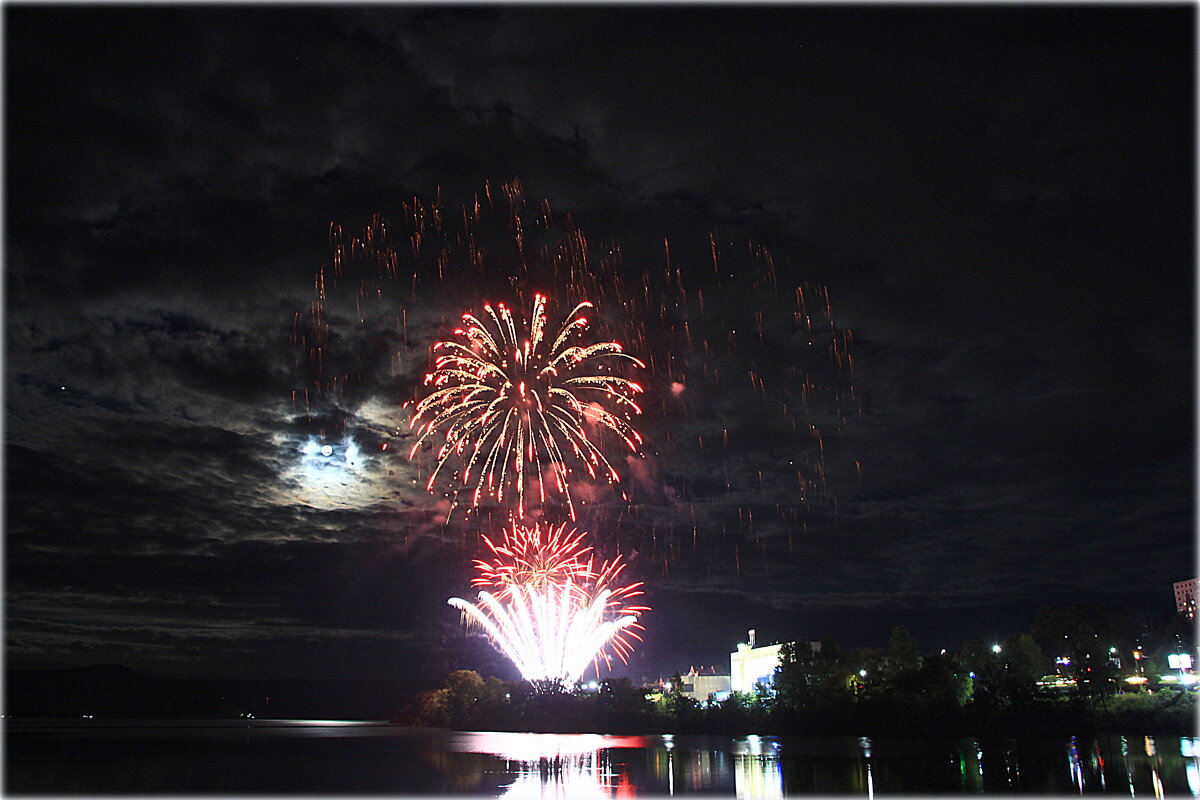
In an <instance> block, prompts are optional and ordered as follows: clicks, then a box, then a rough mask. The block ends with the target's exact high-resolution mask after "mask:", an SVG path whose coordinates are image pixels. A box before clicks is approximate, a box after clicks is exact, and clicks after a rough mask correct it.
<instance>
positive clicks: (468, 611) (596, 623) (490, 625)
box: [448, 522, 649, 683]
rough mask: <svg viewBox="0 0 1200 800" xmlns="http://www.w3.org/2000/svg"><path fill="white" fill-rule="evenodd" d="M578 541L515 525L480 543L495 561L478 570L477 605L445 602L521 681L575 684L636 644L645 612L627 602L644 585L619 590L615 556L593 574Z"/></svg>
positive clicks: (588, 552) (557, 531) (575, 536)
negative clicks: (498, 537)
mask: <svg viewBox="0 0 1200 800" xmlns="http://www.w3.org/2000/svg"><path fill="white" fill-rule="evenodd" d="M582 540H583V534H582V533H579V532H577V531H575V530H570V531H568V530H567V529H566V526H565V525H561V526H559V527H557V528H549V529H547V530H545V531H543V530H542V528H541V526H540V525H534V526H533V527H528V526H524V525H521V524H518V523H516V522H514V523H513V525H512V527H511V529H507V530H505V532H504V539H503V540H502V541H501V542H500V543H499V544H496V543H493V542H492V541H491V540H489V539H487V538H486V537H484V541H485V542H486V543H487V545H488V547H489V548H490V549H491V553H492V555H493V556H494V558H493V559H492V560H490V561H476V562H475V566H476V569H477V570H478V572H479V574H478V576H477V577H476V578H475V580H474V581H473V585H475V586H476V587H481V588H480V591H479V600H478V602H477V603H471V602H468V601H466V600H463V599H461V598H458V597H452V598H450V600H449V601H448V602H449V603H450V605H451V606H454V607H455V608H457V609H459V610H460V611H461V612H462V614H463V618H464V619H465V620H466V621H467V623H468V624H473V625H477V626H478V627H480V628H481V629H483V631H484V632H485V633H486V634H487V635H488V637H489V638H490V639H491V640H492V642H493V643H494V644H495V646H496V648H497V649H498V650H499V651H500V652H501V653H503V654H504V655H505V656H507V657H508V658H509V659H510V660H511V661H512V662H513V664H514V665H515V666H516V667H517V669H518V670H519V671H520V672H521V676H522V677H523V678H525V679H526V680H544V679H559V680H562V681H563V682H565V683H574V682H575V681H577V680H579V678H580V677H582V675H583V673H584V671H585V670H586V669H587V667H588V665H589V664H595V665H596V666H597V668H598V667H599V664H600V663H601V662H603V663H605V664H606V665H611V656H612V655H616V656H617V657H618V658H620V659H621V660H622V661H625V660H626V659H627V657H628V655H629V653H630V651H631V649H632V640H638V639H640V637H639V636H638V634H637V631H638V630H641V626H640V625H639V624H638V618H639V617H640V616H641V614H642V613H644V612H645V611H648V610H649V609H648V608H647V607H646V606H640V605H632V604H631V601H633V600H634V598H637V597H640V596H641V594H642V591H641V585H642V584H641V583H631V584H624V585H622V584H621V582H620V581H621V573H622V572H623V571H624V568H625V566H624V564H623V563H622V562H621V557H620V556H617V557H616V558H615V559H613V560H612V561H605V562H602V563H601V564H600V565H599V566H596V564H595V559H594V556H593V554H592V549H591V547H588V546H585V545H584V544H583V541H582ZM482 587H486V588H482ZM610 651H611V654H610Z"/></svg>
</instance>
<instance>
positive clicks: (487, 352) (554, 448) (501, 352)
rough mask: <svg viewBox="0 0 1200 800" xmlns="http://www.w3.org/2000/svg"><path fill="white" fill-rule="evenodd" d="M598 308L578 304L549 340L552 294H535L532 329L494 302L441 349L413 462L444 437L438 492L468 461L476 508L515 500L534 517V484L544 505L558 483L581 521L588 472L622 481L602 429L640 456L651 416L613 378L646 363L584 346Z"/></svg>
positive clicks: (615, 349)
mask: <svg viewBox="0 0 1200 800" xmlns="http://www.w3.org/2000/svg"><path fill="white" fill-rule="evenodd" d="M589 308H592V304H591V303H590V302H587V301H584V302H581V303H579V304H578V305H577V306H575V308H574V310H573V311H572V312H571V313H570V314H569V315H568V316H567V318H566V321H565V322H564V323H563V325H562V326H561V328H560V329H559V330H558V333H557V334H556V335H555V337H554V338H553V340H548V338H547V337H546V335H545V334H546V320H547V317H546V297H545V296H544V295H541V294H538V295H535V296H534V303H533V313H532V315H531V317H530V320H529V322H528V324H527V325H521V324H520V323H519V322H518V320H517V319H516V318H515V317H514V315H513V312H512V311H511V310H509V309H508V308H507V307H506V306H505V305H503V304H498V305H496V306H495V307H493V306H491V305H487V304H485V305H484V307H483V309H484V312H485V314H484V315H482V316H483V319H480V318H479V317H476V316H474V315H473V314H464V315H463V318H462V319H463V327H461V328H458V329H457V330H455V332H454V333H455V336H456V337H458V341H443V342H438V343H437V344H435V345H434V346H433V351H434V354H435V356H434V368H433V371H432V372H430V373H429V374H428V375H426V376H425V385H426V386H432V387H433V391H432V392H431V393H430V394H428V395H427V396H426V397H425V398H423V399H422V400H421V401H420V402H418V403H417V404H416V408H415V413H414V414H413V417H412V420H411V422H410V425H411V426H412V427H413V428H414V429H415V430H416V431H417V432H418V434H419V435H418V437H417V441H416V443H415V444H414V445H413V447H412V450H411V451H410V452H409V457H410V458H411V457H414V456H415V455H416V453H417V451H418V449H419V448H420V447H421V445H422V444H423V443H424V442H425V441H426V440H429V439H431V438H433V437H434V436H435V434H438V433H440V434H441V435H442V436H443V437H444V439H445V441H444V443H443V444H442V445H441V447H440V448H439V449H438V450H437V456H436V466H435V467H434V469H433V471H432V473H431V474H430V476H429V480H428V482H427V484H426V489H427V490H428V491H434V486H435V484H436V482H437V479H438V476H439V474H441V471H442V468H443V467H445V466H446V464H448V463H451V462H454V463H456V464H457V463H461V464H462V471H461V475H460V480H461V484H462V486H460V487H459V490H458V491H461V490H462V489H463V488H464V487H467V488H470V487H471V486H472V484H473V489H470V491H471V500H470V505H472V506H478V505H479V503H480V501H481V499H483V498H485V497H487V498H492V499H495V500H496V501H497V502H499V503H503V502H504V500H505V497H506V496H509V497H511V496H512V495H513V494H515V495H516V501H517V517H518V518H524V517H525V512H526V510H527V507H526V502H527V498H528V497H530V496H531V492H533V491H534V490H533V489H532V486H533V485H534V484H536V487H537V488H536V502H537V503H538V504H539V505H542V504H544V503H545V502H546V494H547V492H546V487H547V485H549V486H550V487H551V488H552V489H554V490H557V492H558V494H560V495H562V497H563V498H564V499H565V501H566V504H567V509H568V511H569V513H570V515H571V518H572V519H575V509H574V504H573V503H572V500H571V492H570V485H571V482H572V481H573V480H574V479H575V477H576V476H577V475H578V474H580V473H585V474H586V475H587V476H588V477H589V478H590V479H593V480H605V481H607V482H608V483H619V482H620V475H619V474H618V473H617V470H616V469H615V468H614V467H613V465H612V464H611V463H610V462H609V460H608V459H607V458H606V457H605V455H604V452H603V450H602V449H601V448H600V446H598V445H597V444H596V443H595V442H593V431H594V430H595V431H599V430H601V429H604V430H607V431H608V432H609V433H611V434H612V435H614V436H616V437H617V438H618V439H619V440H621V441H622V442H623V443H624V444H625V445H626V446H627V447H628V448H629V449H630V450H631V451H633V452H637V450H638V447H639V446H640V445H641V443H642V437H641V436H640V435H639V434H638V432H637V431H636V430H634V429H633V427H632V425H631V424H630V421H631V420H632V419H633V417H634V416H636V415H638V414H641V412H642V409H641V408H640V407H639V406H638V404H637V403H636V402H634V398H635V397H636V396H637V395H638V394H641V392H642V387H641V386H640V385H639V384H637V383H635V382H633V381H631V380H629V379H628V378H624V377H622V376H620V375H617V374H612V371H613V370H614V367H616V366H617V365H618V362H620V361H622V360H624V361H628V362H630V363H632V364H633V365H634V366H636V367H640V368H644V367H645V364H643V363H642V362H641V361H640V360H639V359H637V358H634V357H633V356H631V355H628V354H627V353H625V352H623V350H622V348H621V345H620V344H618V343H617V342H601V343H596V344H582V343H579V341H578V340H579V339H580V338H581V337H582V336H583V335H584V334H585V333H586V332H587V330H588V326H589V324H588V320H587V317H585V316H583V315H582V313H581V312H583V311H584V310H585V309H589ZM518 329H520V333H521V334H523V335H521V336H519V335H518ZM548 341H549V344H548V345H547V342H548Z"/></svg>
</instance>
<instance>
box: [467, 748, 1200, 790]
mask: <svg viewBox="0 0 1200 800" xmlns="http://www.w3.org/2000/svg"><path fill="white" fill-rule="evenodd" d="M457 737H458V738H457V739H456V742H455V744H454V749H455V750H456V751H458V752H462V753H484V754H489V755H493V756H496V757H497V758H499V759H501V760H502V767H501V771H502V772H504V773H505V778H504V779H503V780H501V783H500V785H501V787H502V792H501V795H500V796H502V797H525V798H532V797H536V798H547V797H606V798H613V797H633V796H639V795H641V796H673V795H677V794H679V795H687V794H697V793H703V794H710V793H717V794H728V795H736V796H737V797H739V798H762V799H763V800H773V799H774V798H782V797H785V796H789V795H796V794H813V793H818V794H855V795H859V796H862V795H865V796H866V797H868V798H874V796H875V794H876V792H877V791H879V792H882V793H884V794H888V793H892V794H895V793H921V792H937V793H948V794H983V793H991V792H997V791H999V792H1006V793H1025V794H1041V793H1071V794H1075V793H1078V794H1112V793H1119V794H1124V793H1126V792H1128V794H1129V795H1130V796H1131V797H1136V796H1138V794H1141V795H1142V796H1147V795H1149V794H1150V793H1153V794H1154V796H1155V797H1159V798H1161V797H1164V796H1166V795H1168V794H1176V795H1178V794H1185V793H1187V794H1191V795H1193V796H1200V739H1197V738H1193V737H1184V738H1181V739H1178V742H1179V756H1178V757H1177V758H1175V759H1165V757H1164V755H1163V753H1162V752H1161V751H1160V749H1159V744H1158V743H1156V741H1155V739H1154V737H1150V736H1144V737H1138V738H1137V739H1136V740H1135V739H1131V738H1129V737H1124V736H1108V737H1103V736H1102V737H1074V736H1071V737H1043V738H1042V739H1041V740H1040V742H1039V741H1038V740H1030V739H1023V740H1022V739H1015V738H1008V739H995V740H980V739H976V738H971V737H965V738H961V739H889V738H883V739H872V738H870V737H865V736H864V737H860V738H858V739H857V740H854V739H847V740H845V741H842V740H841V737H834V738H828V739H817V738H786V737H785V738H779V737H769V736H755V735H750V736H745V737H740V738H722V737H703V736H673V735H671V734H664V735H662V736H600V735H597V734H527V733H464V734H458V735H457ZM1055 740H1057V741H1058V742H1061V743H1062V744H1060V745H1059V746H1060V747H1061V748H1062V749H1061V750H1059V752H1060V753H1061V754H1062V755H1061V756H1060V757H1059V758H1060V759H1061V760H1059V761H1058V764H1059V765H1061V767H1055V766H1054V761H1055V759H1054V757H1053V751H1054V745H1053V742H1054V741H1055ZM1160 740H1161V741H1168V740H1166V739H1162V738H1161V737H1160ZM1173 740H1174V737H1172V741H1173ZM939 752H942V753H944V754H945V757H944V758H939V756H938V753H939ZM1106 754H1107V755H1106ZM631 755H641V756H644V758H643V759H641V760H640V761H639V760H638V759H637V758H631ZM881 759H882V761H881ZM936 761H941V763H943V764H945V765H946V766H948V767H949V769H945V768H943V769H942V770H941V771H940V772H939V771H938V770H937V769H930V768H929V765H930V764H932V763H934V762H936ZM635 762H637V763H635ZM877 762H879V763H877ZM639 765H640V766H642V767H643V769H641V770H639V769H638V768H637V767H638V766H639ZM1060 768H1061V770H1062V771H1061V772H1059V771H1058V770H1059V769H1060ZM881 769H882V773H881V774H880V770H881ZM1114 781H1115V782H1114Z"/></svg>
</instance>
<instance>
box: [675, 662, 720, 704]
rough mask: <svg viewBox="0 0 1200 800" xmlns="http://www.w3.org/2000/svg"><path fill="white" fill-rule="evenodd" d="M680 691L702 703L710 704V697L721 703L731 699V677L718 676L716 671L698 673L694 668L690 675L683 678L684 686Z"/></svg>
mask: <svg viewBox="0 0 1200 800" xmlns="http://www.w3.org/2000/svg"><path fill="white" fill-rule="evenodd" d="M679 690H680V692H681V693H682V694H683V695H684V696H686V697H690V698H692V699H693V700H695V701H697V702H700V703H706V702H708V698H710V697H711V698H712V699H713V700H716V701H721V700H724V699H725V698H727V697H729V676H728V675H717V674H716V670H715V669H713V670H712V671H711V672H709V671H707V670H705V671H697V670H696V668H695V667H692V669H691V670H690V671H689V672H688V674H686V675H684V676H683V685H682V686H681V687H680V689H679Z"/></svg>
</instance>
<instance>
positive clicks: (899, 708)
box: [5, 667, 1197, 736]
mask: <svg viewBox="0 0 1200 800" xmlns="http://www.w3.org/2000/svg"><path fill="white" fill-rule="evenodd" d="M902 689H903V687H899V688H898V687H895V686H891V687H885V688H880V689H877V690H875V691H867V690H864V689H863V688H862V687H857V690H854V689H851V690H845V691H828V690H823V691H817V690H813V691H806V692H798V693H797V692H795V691H791V692H789V691H787V687H786V686H785V687H782V690H781V691H777V692H775V693H772V694H767V693H762V694H759V695H739V694H734V695H733V696H731V697H730V698H728V699H727V700H724V701H722V702H720V703H716V704H711V705H703V704H698V703H696V702H694V701H691V700H689V699H688V698H687V697H685V696H683V695H681V694H679V693H678V692H675V693H670V692H668V693H666V694H665V695H659V696H651V697H649V698H648V697H647V694H646V691H645V690H644V689H643V688H641V687H635V686H634V685H633V684H632V683H630V681H629V680H628V679H616V680H605V681H602V682H601V683H600V685H599V688H598V689H597V690H595V691H568V690H566V689H565V688H563V687H562V686H560V685H558V684H554V683H542V684H538V683H532V684H531V683H528V682H506V681H501V680H499V679H497V678H488V679H486V680H484V679H482V678H481V677H480V676H479V675H478V674H476V673H474V672H471V671H468V670H461V671H458V672H455V673H452V674H451V675H450V676H448V677H447V679H446V683H445V685H444V686H443V687H442V688H440V689H436V690H432V691H428V690H427V691H420V687H419V686H413V685H405V684H404V683H402V682H397V681H382V680H375V681H365V680H360V681H354V680H347V681H336V680H274V681H268V680H225V681H221V680H188V679H160V678H151V677H146V676H143V675H140V674H138V673H136V672H133V671H132V670H128V669H125V668H122V667H89V668H84V669H77V670H46V671H10V672H9V673H7V676H6V686H5V699H6V702H5V708H6V714H7V715H8V716H9V717H10V718H13V717H16V718H43V719H47V718H50V719H53V718H57V719H82V718H91V719H100V720H103V719H148V720H149V719H231V720H232V719H247V718H257V719H267V718H271V719H373V720H389V721H392V722H397V723H401V724H405V725H411V726H423V727H430V728H457V729H460V730H495V731H532V732H544V733H572V732H580V733H583V732H590V733H620V734H649V733H713V734H731V735H743V734H749V733H757V734H776V735H787V734H822V735H824V734H830V735H834V734H844V735H856V736H857V735H880V734H915V733H922V734H930V735H969V734H975V733H979V732H984V731H986V732H991V733H995V732H1010V733H1037V734H1043V733H1045V734H1050V733H1071V734H1074V733H1079V732H1114V733H1120V732H1132V733H1140V732H1144V731H1156V732H1160V733H1173V734H1179V735H1183V736H1194V735H1196V733H1197V722H1196V709H1197V702H1196V692H1194V691H1186V690H1161V691H1158V692H1126V693H1115V692H1113V693H1110V692H1104V691H1092V692H1089V691H1086V690H1084V691H1079V690H1076V691H1070V692H1062V691H1057V692H1052V691H1025V690H1022V691H1019V692H1015V693H1009V694H1002V693H999V692H997V691H996V690H995V688H994V687H993V689H992V690H991V691H988V687H987V686H986V685H976V686H974V687H973V689H972V691H971V693H970V694H969V695H966V694H965V693H962V692H960V693H958V694H955V693H953V692H939V691H936V689H937V687H936V686H934V685H932V684H928V683H924V682H918V683H916V684H915V685H914V687H913V688H911V690H902Z"/></svg>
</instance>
